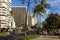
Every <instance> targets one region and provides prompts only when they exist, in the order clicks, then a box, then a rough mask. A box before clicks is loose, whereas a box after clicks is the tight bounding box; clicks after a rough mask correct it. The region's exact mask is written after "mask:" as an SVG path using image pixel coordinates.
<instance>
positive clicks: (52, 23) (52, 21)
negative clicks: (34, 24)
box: [43, 13, 60, 34]
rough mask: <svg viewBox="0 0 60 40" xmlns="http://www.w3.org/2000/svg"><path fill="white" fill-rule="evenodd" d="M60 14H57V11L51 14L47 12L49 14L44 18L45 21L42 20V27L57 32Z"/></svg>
mask: <svg viewBox="0 0 60 40" xmlns="http://www.w3.org/2000/svg"><path fill="white" fill-rule="evenodd" d="M59 20H60V15H58V14H57V13H55V14H53V13H51V14H49V16H48V17H47V18H46V20H45V22H46V23H44V22H43V28H45V29H46V30H48V31H51V30H52V31H53V30H54V31H53V32H55V30H57V34H58V28H59V24H60V21H59Z"/></svg>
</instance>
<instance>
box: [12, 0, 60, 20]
mask: <svg viewBox="0 0 60 40" xmlns="http://www.w3.org/2000/svg"><path fill="white" fill-rule="evenodd" d="M46 2H47V3H49V4H50V6H51V8H50V9H48V10H47V14H49V13H51V12H53V13H60V0H46ZM25 5H26V4H25ZM25 5H22V4H21V0H12V6H25ZM34 5H35V4H31V7H30V13H32V10H33V8H34ZM44 18H46V16H44ZM44 18H42V20H44Z"/></svg>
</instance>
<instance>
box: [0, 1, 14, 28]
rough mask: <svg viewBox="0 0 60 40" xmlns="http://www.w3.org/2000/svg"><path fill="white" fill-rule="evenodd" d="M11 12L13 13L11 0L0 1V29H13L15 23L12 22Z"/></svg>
mask: <svg viewBox="0 0 60 40" xmlns="http://www.w3.org/2000/svg"><path fill="white" fill-rule="evenodd" d="M10 12H11V0H0V28H10V27H13V26H12V24H13V21H11V19H12V18H11V17H12V16H11V14H10ZM11 22H12V24H11ZM13 25H14V24H13Z"/></svg>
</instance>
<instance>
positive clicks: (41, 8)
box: [33, 0, 50, 26]
mask: <svg viewBox="0 0 60 40" xmlns="http://www.w3.org/2000/svg"><path fill="white" fill-rule="evenodd" d="M46 8H50V5H49V4H48V3H46V0H41V2H40V3H39V4H38V5H37V6H36V7H35V8H34V10H33V12H34V16H35V15H40V19H41V15H42V14H45V13H46ZM40 22H41V20H40ZM40 24H41V23H40ZM40 26H41V25H40Z"/></svg>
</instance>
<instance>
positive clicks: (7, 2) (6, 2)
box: [0, 0, 11, 6]
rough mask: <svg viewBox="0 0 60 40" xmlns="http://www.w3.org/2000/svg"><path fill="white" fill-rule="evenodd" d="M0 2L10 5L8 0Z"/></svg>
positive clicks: (0, 0)
mask: <svg viewBox="0 0 60 40" xmlns="http://www.w3.org/2000/svg"><path fill="white" fill-rule="evenodd" d="M0 3H5V4H7V5H8V6H10V5H11V2H9V1H8V0H7V1H6V0H0Z"/></svg>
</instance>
